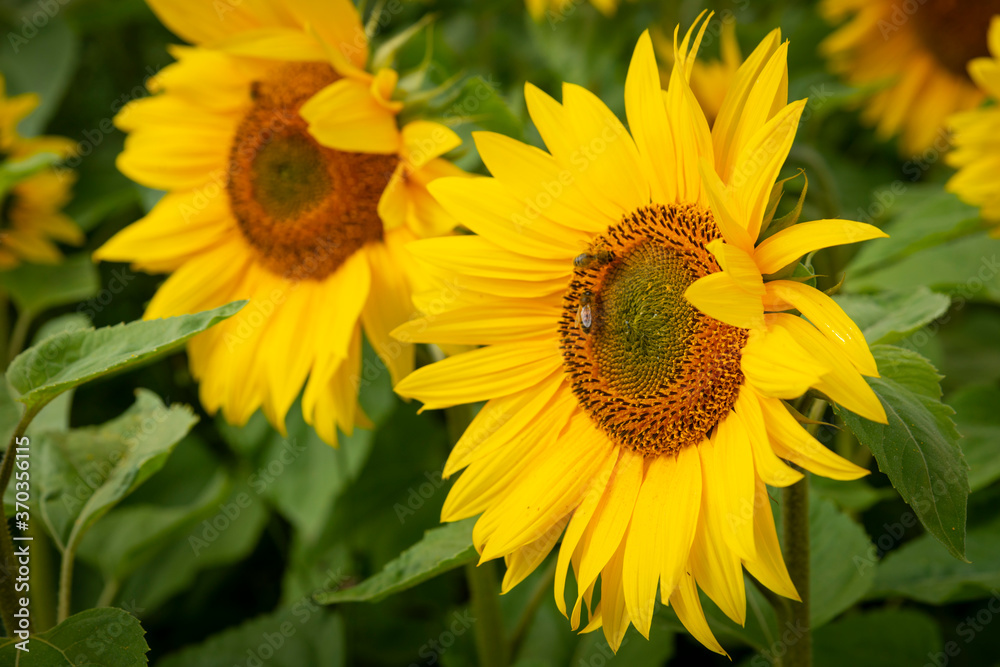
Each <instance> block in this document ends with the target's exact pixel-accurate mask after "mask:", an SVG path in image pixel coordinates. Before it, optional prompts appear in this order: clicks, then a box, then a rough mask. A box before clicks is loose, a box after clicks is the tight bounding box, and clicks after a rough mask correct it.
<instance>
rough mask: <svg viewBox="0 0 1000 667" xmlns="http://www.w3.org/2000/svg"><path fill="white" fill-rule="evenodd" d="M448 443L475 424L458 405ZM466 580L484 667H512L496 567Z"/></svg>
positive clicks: (470, 573) (468, 572) (470, 570)
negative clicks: (501, 613) (510, 665)
mask: <svg viewBox="0 0 1000 667" xmlns="http://www.w3.org/2000/svg"><path fill="white" fill-rule="evenodd" d="M446 415H447V421H448V439H449V440H450V441H451V444H452V446H454V445H455V443H456V442H458V439H459V438H461V437H462V434H463V433H465V429H466V428H468V427H469V424H470V423H471V422H472V409H471V407H470V406H468V405H456V406H454V407H451V408H448V410H447V411H446ZM465 578H466V581H468V583H469V595H470V597H471V598H472V616H473V627H474V628H475V633H476V652H477V653H478V655H479V665H480V666H481V667H507V665H509V664H510V645H509V644H508V642H507V637H506V633H505V632H504V627H503V618H502V616H501V615H500V597H499V591H500V586H499V583H498V581H497V573H496V565H495V564H494V563H493V562H486V563H483V564H481V565H479V566H476V565H474V564H469V565H466V566H465Z"/></svg>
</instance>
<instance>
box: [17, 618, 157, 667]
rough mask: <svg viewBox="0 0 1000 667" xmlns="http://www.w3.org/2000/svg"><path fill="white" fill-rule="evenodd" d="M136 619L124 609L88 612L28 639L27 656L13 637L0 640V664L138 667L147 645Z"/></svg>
mask: <svg viewBox="0 0 1000 667" xmlns="http://www.w3.org/2000/svg"><path fill="white" fill-rule="evenodd" d="M145 634H146V633H145V631H144V630H143V629H142V626H141V625H139V620H138V619H136V618H135V617H134V616H132V615H131V614H130V613H128V612H127V611H125V610H123V609H115V608H112V607H104V608H101V609H88V610H87V611H82V612H80V613H79V614H74V615H73V616H70V617H69V618H67V619H66V620H65V621H63V622H62V623H60V624H59V625H57V626H56V627H54V628H52V629H51V630H47V631H46V632H42V633H40V634H37V635H33V636H32V637H31V638H30V639H29V640H28V649H29V652H28V653H23V652H22V651H20V650H18V649H17V648H16V646H15V644H16V642H17V641H18V640H17V639H16V638H14V639H9V638H6V637H2V638H0V664H3V665H25V667H28V666H30V667H93V665H101V667H140V666H141V665H146V664H148V663H147V660H146V653H147V652H148V651H149V646H148V645H147V644H146V639H145V637H144V635H145Z"/></svg>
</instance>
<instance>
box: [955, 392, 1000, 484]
mask: <svg viewBox="0 0 1000 667" xmlns="http://www.w3.org/2000/svg"><path fill="white" fill-rule="evenodd" d="M948 402H949V404H950V405H951V407H952V408H954V409H955V422H956V423H957V424H958V430H959V431H960V432H961V433H962V436H963V438H962V442H961V444H962V452H964V453H965V460H966V461H968V463H969V486H970V487H971V489H972V490H973V491H976V490H978V489H982V488H985V487H986V486H989V485H990V484H992V483H993V482H995V481H996V480H997V479H1000V389H997V388H996V387H966V388H965V389H961V390H959V391H957V392H955V393H954V394H952V395H951V396H949V399H948Z"/></svg>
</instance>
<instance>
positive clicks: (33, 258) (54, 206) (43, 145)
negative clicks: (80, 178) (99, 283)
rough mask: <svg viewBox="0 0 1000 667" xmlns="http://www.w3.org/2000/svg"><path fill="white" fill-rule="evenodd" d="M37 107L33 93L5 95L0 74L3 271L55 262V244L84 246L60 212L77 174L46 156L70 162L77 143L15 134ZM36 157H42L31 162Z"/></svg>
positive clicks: (0, 250) (0, 252)
mask: <svg viewBox="0 0 1000 667" xmlns="http://www.w3.org/2000/svg"><path fill="white" fill-rule="evenodd" d="M38 103H39V99H38V96H37V95H35V94H34V93H26V94H24V95H17V96H16V97H7V84H6V80H5V79H4V77H3V76H2V75H0V152H2V156H0V161H2V162H4V163H5V164H4V166H3V168H4V172H5V173H4V179H5V182H3V183H2V184H0V187H2V188H3V190H2V191H0V197H2V209H0V270H4V269H11V268H14V267H15V266H17V265H19V264H20V263H21V262H22V261H24V262H33V263H36V264H55V263H56V262H59V261H60V260H62V258H63V254H62V252H60V251H59V248H58V247H57V246H56V244H55V243H54V241H59V242H62V243H68V244H70V245H80V244H81V243H83V232H82V231H80V228H79V227H77V225H76V223H75V222H73V220H71V219H70V218H69V216H67V215H65V214H64V213H62V208H63V207H64V206H65V205H66V204H67V202H69V200H70V188H71V187H72V186H73V183H74V181H75V180H76V175H75V174H74V173H73V171H72V170H70V169H65V168H61V167H57V166H53V164H52V161H51V160H46V159H44V158H43V154H46V153H47V154H51V155H52V156H54V157H55V158H58V159H66V158H68V157H70V156H72V155H73V152H74V151H75V150H76V143H75V142H73V141H72V140H70V139H67V138H65V137H30V138H29V137H22V136H21V135H20V134H19V133H18V131H17V126H18V124H19V123H20V122H21V121H22V120H23V119H24V118H25V117H27V116H28V115H29V114H30V113H31V112H32V111H34V110H35V108H36V107H37V106H38ZM32 157H38V158H43V159H40V160H38V161H37V162H32V161H30V158H32Z"/></svg>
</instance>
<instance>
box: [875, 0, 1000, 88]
mask: <svg viewBox="0 0 1000 667" xmlns="http://www.w3.org/2000/svg"><path fill="white" fill-rule="evenodd" d="M894 7H895V6H894ZM909 13H910V14H912V17H913V19H914V23H915V25H916V31H917V35H919V37H920V41H921V43H923V45H924V47H925V48H926V49H927V50H928V51H930V52H931V53H933V54H934V57H935V58H936V59H937V61H938V62H939V63H940V64H941V65H942V66H943V67H944V68H945V69H947V70H949V71H950V72H952V73H953V74H955V75H957V76H960V77H963V78H965V79H968V78H969V72H968V69H967V66H968V63H969V61H970V60H972V59H973V58H981V57H985V56H988V55H989V49H988V47H987V39H986V33H987V30H988V28H989V25H990V19H991V18H992V17H993V16H994V15H995V14H1000V0H976V1H975V2H962V0H921V2H920V6H919V7H917V8H916V10H915V11H913V12H909ZM904 16H905V18H906V19H909V16H907V15H905V14H904Z"/></svg>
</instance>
